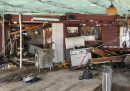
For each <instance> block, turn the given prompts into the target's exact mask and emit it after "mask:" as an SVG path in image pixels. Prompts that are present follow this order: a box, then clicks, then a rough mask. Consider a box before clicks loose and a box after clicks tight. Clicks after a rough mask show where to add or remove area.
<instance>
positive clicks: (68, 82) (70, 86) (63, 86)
mask: <svg viewBox="0 0 130 91" xmlns="http://www.w3.org/2000/svg"><path fill="white" fill-rule="evenodd" d="M10 73H11V71H10ZM82 73H83V70H74V71H70V70H68V69H65V70H58V71H52V72H47V73H46V72H45V73H44V72H42V73H41V74H39V75H38V77H40V78H42V80H40V81H38V82H36V83H32V84H27V83H24V82H22V81H13V80H12V81H7V80H4V81H1V80H2V79H3V77H4V75H7V74H8V73H6V72H3V73H2V72H0V81H1V83H0V91H95V88H97V87H98V86H100V85H101V78H102V73H101V71H93V74H94V78H93V79H91V80H78V78H79V76H81V75H82ZM5 77H6V76H5ZM113 83H116V84H119V85H122V86H126V87H130V72H128V71H125V72H124V71H123V72H113Z"/></svg>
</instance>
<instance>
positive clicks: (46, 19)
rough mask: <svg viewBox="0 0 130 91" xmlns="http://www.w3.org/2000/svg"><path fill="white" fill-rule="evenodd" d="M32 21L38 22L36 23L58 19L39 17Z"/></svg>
mask: <svg viewBox="0 0 130 91" xmlns="http://www.w3.org/2000/svg"><path fill="white" fill-rule="evenodd" d="M32 20H33V21H35V20H38V21H59V19H56V18H41V17H33V18H32Z"/></svg>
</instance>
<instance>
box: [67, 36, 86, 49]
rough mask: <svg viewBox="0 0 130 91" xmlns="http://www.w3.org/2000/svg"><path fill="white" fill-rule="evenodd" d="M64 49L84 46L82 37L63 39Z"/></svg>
mask: <svg viewBox="0 0 130 91" xmlns="http://www.w3.org/2000/svg"><path fill="white" fill-rule="evenodd" d="M65 43H66V49H70V48H75V47H82V46H85V43H84V38H82V37H69V38H65Z"/></svg>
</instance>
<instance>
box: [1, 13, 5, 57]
mask: <svg viewBox="0 0 130 91" xmlns="http://www.w3.org/2000/svg"><path fill="white" fill-rule="evenodd" d="M2 54H3V55H5V19H4V15H3V16H2Z"/></svg>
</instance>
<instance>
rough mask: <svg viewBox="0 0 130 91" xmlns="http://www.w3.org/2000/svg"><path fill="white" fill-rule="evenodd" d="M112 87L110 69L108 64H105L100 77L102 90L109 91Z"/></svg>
mask: <svg viewBox="0 0 130 91" xmlns="http://www.w3.org/2000/svg"><path fill="white" fill-rule="evenodd" d="M111 87H112V69H111V67H110V66H106V67H105V68H104V72H103V78H102V91H111Z"/></svg>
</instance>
